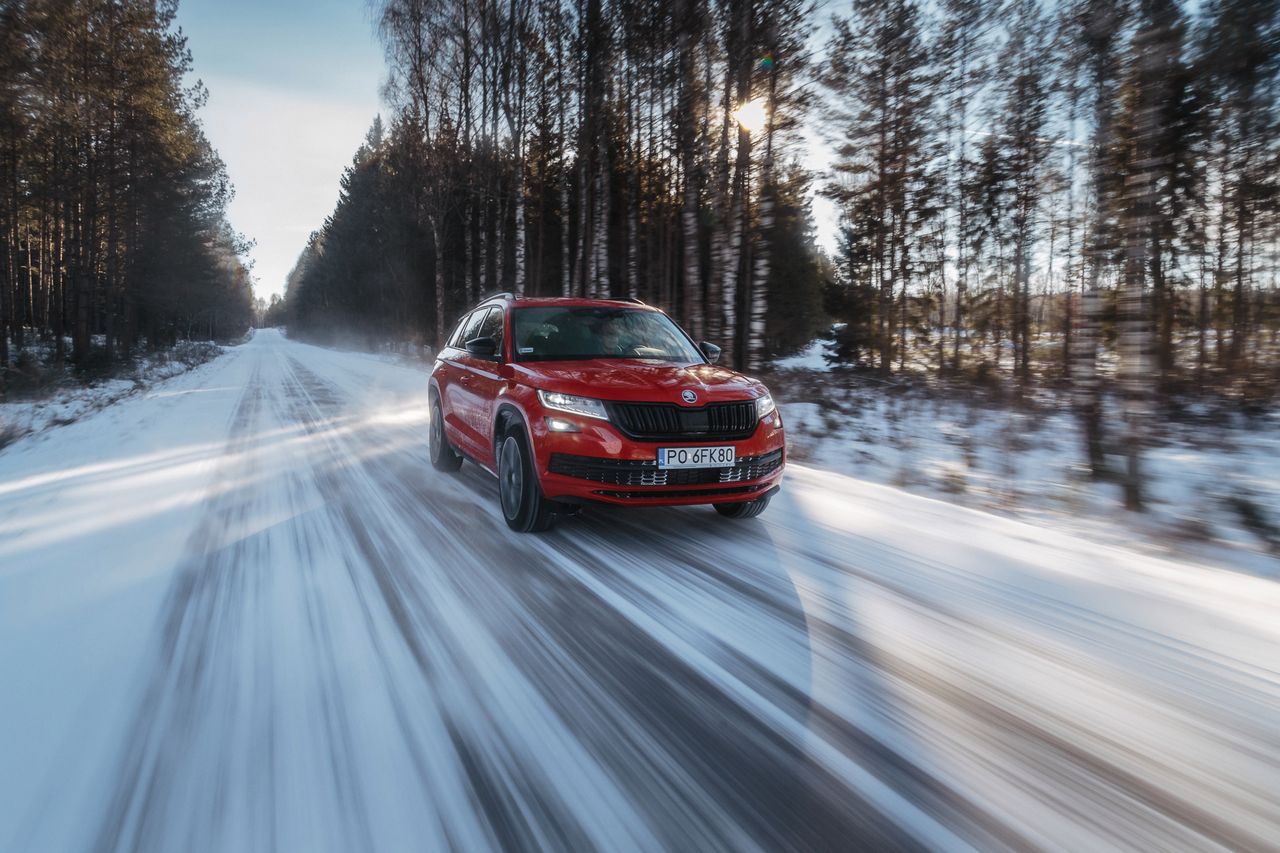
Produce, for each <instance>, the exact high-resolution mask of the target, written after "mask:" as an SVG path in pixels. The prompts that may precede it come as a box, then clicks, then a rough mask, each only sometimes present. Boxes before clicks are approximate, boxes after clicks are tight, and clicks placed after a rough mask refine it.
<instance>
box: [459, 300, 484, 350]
mask: <svg viewBox="0 0 1280 853" xmlns="http://www.w3.org/2000/svg"><path fill="white" fill-rule="evenodd" d="M484 315H485V312H484V309H481V310H479V311H472V312H471V314H470V316H468V317H467V321H466V322H465V323H462V324H461V325H459V326H458V328H459V329H461V330H462V334H461V335H459V336H458V341H457V343H455V344H454V346H456V347H458V348H459V349H463V348H465V347H466V345H467V341H469V340H471V339H472V338H474V337H476V330H477V329H479V328H480V322H481V321H482V320H484Z"/></svg>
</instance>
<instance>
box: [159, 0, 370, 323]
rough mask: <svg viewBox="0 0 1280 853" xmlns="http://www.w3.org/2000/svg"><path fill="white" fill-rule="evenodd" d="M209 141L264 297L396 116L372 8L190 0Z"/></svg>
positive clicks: (312, 0)
mask: <svg viewBox="0 0 1280 853" xmlns="http://www.w3.org/2000/svg"><path fill="white" fill-rule="evenodd" d="M177 23H178V26H180V27H181V28H182V30H183V32H184V33H185V34H186V35H187V38H188V42H187V44H188V47H190V49H191V53H192V57H193V73H192V77H193V78H198V79H200V80H203V81H204V84H205V86H206V87H207V88H208V89H209V103H208V104H207V105H206V106H205V108H204V109H203V110H202V111H201V113H200V115H201V119H202V121H203V123H204V127H205V133H206V134H207V135H208V137H209V141H210V142H211V143H212V144H213V147H214V148H216V149H217V150H218V153H219V154H221V155H222V159H223V160H224V161H225V162H226V164H227V172H228V174H229V175H230V176H231V181H232V183H233V184H235V187H236V197H235V199H234V200H233V201H232V203H231V207H230V210H229V211H228V215H229V218H230V220H231V224H232V226H233V227H235V228H236V230H238V231H240V232H241V233H242V234H244V235H245V236H246V237H248V238H250V239H251V240H254V241H256V243H257V245H256V246H255V247H254V248H253V250H252V252H251V253H250V259H251V260H252V261H253V275H254V277H255V278H256V280H257V284H256V287H255V290H256V293H257V295H258V296H260V297H263V298H264V299H269V298H270V296H271V294H273V293H280V294H283V293H284V282H285V276H287V275H288V274H289V270H290V269H292V268H293V264H294V262H295V261H296V260H297V259H298V254H299V253H300V252H301V251H302V247H303V246H304V245H305V244H306V240H307V235H308V234H310V233H311V232H312V231H313V230H315V229H317V228H319V227H320V226H321V225H322V224H323V223H324V219H325V217H326V216H328V215H329V214H330V213H331V212H332V211H333V207H334V204H335V203H336V202H337V199H338V179H339V177H340V176H341V175H342V170H343V169H344V168H345V167H346V166H347V165H349V164H350V162H351V158H352V156H353V155H354V154H355V151H356V148H357V147H358V146H359V145H360V142H361V140H362V139H363V138H364V135H365V132H366V131H367V130H368V129H369V125H370V124H371V123H372V122H373V118H374V116H375V115H377V114H378V113H379V112H380V111H383V109H384V107H383V104H382V103H381V101H380V99H379V95H378V93H379V89H380V87H381V84H382V80H383V75H384V72H383V68H384V63H383V58H382V49H381V47H380V46H379V44H378V42H377V40H376V38H375V37H374V29H373V25H372V22H371V17H370V12H369V8H368V5H367V4H366V3H365V2H363V0H309V2H303V0H283V1H282V2H281V1H280V0H270V2H263V0H257V2H254V0H182V2H181V3H180V5H179V7H178V18H177Z"/></svg>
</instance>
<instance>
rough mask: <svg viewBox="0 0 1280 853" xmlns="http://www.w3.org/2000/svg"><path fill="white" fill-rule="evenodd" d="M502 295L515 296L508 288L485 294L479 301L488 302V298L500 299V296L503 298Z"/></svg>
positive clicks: (506, 296)
mask: <svg viewBox="0 0 1280 853" xmlns="http://www.w3.org/2000/svg"><path fill="white" fill-rule="evenodd" d="M504 297H505V298H507V299H515V298H516V295H515V294H514V293H512V292H511V291H509V290H500V291H498V292H497V293H490V294H488V295H486V296H485V297H484V298H483V299H481V300H480V301H481V302H488V301H489V300H490V299H502V298H504Z"/></svg>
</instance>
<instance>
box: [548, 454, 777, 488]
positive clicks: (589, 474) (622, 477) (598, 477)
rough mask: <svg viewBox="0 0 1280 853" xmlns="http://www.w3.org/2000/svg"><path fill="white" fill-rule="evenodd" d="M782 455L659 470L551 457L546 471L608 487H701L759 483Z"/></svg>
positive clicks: (647, 462)
mask: <svg viewBox="0 0 1280 853" xmlns="http://www.w3.org/2000/svg"><path fill="white" fill-rule="evenodd" d="M781 465H782V451H781V450H775V451H773V452H772V453H766V454H764V455H763V456H744V457H743V458H741V459H739V460H738V464H737V465H734V466H733V467H732V468H665V469H663V468H659V467H658V463H657V460H654V459H601V458H599V457H595V456H572V455H570V454H567V453H553V454H551V464H550V466H549V467H548V469H547V470H548V471H549V472H550V473H552V474H561V475H563V476H565V477H577V478H579V479H582V480H591V481H592V482H595V483H603V484H605V485H608V486H702V485H710V484H713V483H742V482H746V481H748V480H758V479H760V478H761V477H765V476H768V475H769V474H771V473H773V472H774V471H776V470H778V468H779V467H781Z"/></svg>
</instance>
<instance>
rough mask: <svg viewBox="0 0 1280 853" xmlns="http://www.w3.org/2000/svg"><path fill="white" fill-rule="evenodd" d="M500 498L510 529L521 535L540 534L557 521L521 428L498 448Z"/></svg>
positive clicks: (511, 433) (504, 516)
mask: <svg viewBox="0 0 1280 853" xmlns="http://www.w3.org/2000/svg"><path fill="white" fill-rule="evenodd" d="M498 497H499V500H500V502H501V504H502V517H503V518H505V519H506V522H507V526H508V527H510V528H511V529H512V530H515V531H517V532H520V533H538V532H540V531H543V530H547V529H548V528H550V527H551V524H552V522H553V521H554V520H555V519H554V517H553V515H552V512H551V508H552V504H551V501H549V500H547V498H546V496H545V495H543V494H542V487H541V486H540V485H539V484H538V476H537V472H535V471H534V465H533V454H532V453H530V452H529V442H528V441H527V440H526V439H525V436H524V432H523V431H522V430H520V429H519V428H516V429H513V430H511V431H510V432H508V433H507V434H506V435H505V436H504V437H503V439H502V443H501V444H499V445H498Z"/></svg>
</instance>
